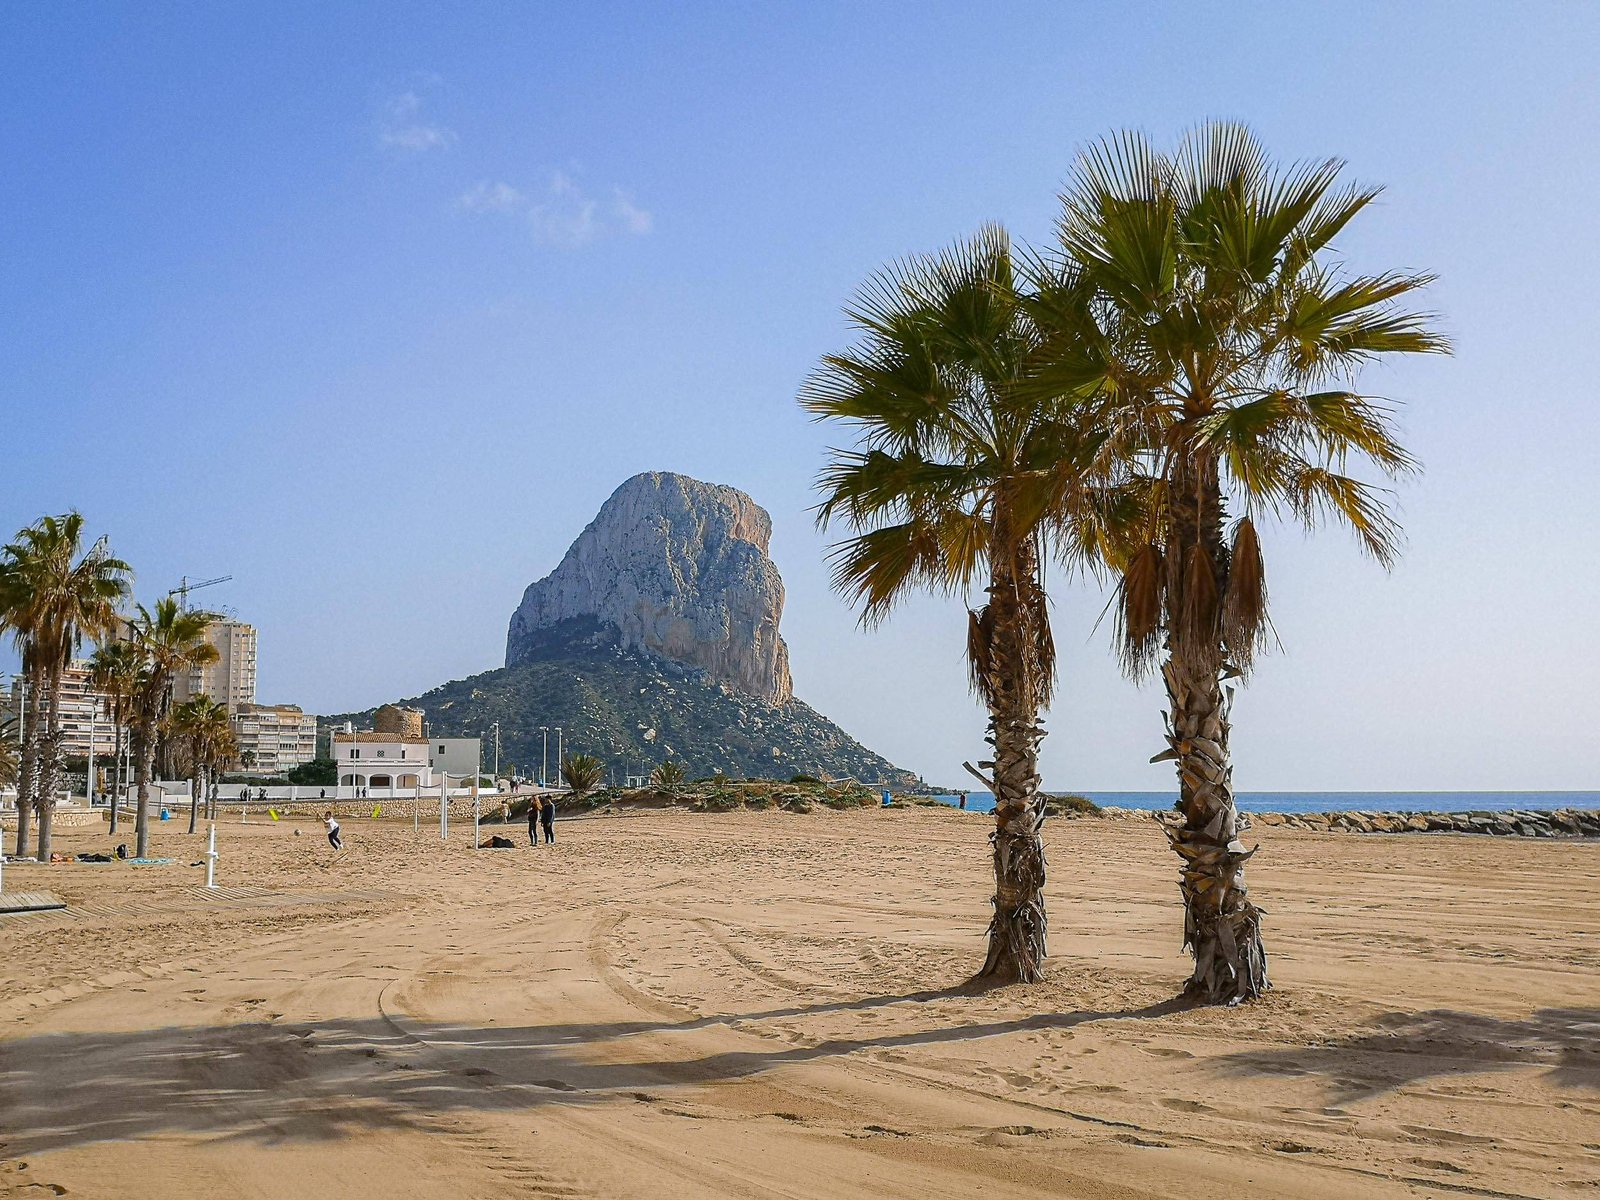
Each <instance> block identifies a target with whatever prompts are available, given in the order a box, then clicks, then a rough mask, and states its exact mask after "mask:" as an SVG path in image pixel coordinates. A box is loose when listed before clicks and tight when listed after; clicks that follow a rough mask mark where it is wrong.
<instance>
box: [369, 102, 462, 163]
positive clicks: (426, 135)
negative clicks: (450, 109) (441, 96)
mask: <svg viewBox="0 0 1600 1200" xmlns="http://www.w3.org/2000/svg"><path fill="white" fill-rule="evenodd" d="M422 109H423V101H422V97H421V96H419V95H417V93H416V92H401V93H400V94H399V95H398V96H395V97H394V98H392V99H391V100H389V102H388V103H387V104H385V105H384V106H383V116H382V119H381V120H380V121H379V122H378V144H379V145H381V146H383V147H385V148H387V149H390V150H396V151H399V152H400V153H402V154H422V153H425V152H427V151H429V150H438V149H442V148H444V147H445V146H448V145H450V144H451V143H452V142H454V141H455V140H456V135H455V132H454V131H453V130H450V129H447V128H446V127H445V126H443V125H440V124H438V123H437V122H434V121H429V120H427V119H426V118H425V117H424V116H423V112H422Z"/></svg>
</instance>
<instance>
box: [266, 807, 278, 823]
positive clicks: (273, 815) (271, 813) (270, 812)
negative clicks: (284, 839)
mask: <svg viewBox="0 0 1600 1200" xmlns="http://www.w3.org/2000/svg"><path fill="white" fill-rule="evenodd" d="M267 816H269V817H271V818H272V819H273V820H274V821H276V820H277V819H278V810H277V809H275V808H269V809H267Z"/></svg>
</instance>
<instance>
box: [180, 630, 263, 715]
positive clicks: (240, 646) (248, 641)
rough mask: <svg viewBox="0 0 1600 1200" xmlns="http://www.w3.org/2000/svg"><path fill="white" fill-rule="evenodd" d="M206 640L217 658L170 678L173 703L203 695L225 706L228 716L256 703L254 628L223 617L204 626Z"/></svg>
mask: <svg viewBox="0 0 1600 1200" xmlns="http://www.w3.org/2000/svg"><path fill="white" fill-rule="evenodd" d="M206 641H208V642H210V643H211V644H212V645H213V646H215V647H216V650H217V661H216V662H214V663H207V664H206V665H205V666H202V667H194V668H192V669H190V670H189V671H186V672H184V673H182V674H180V675H179V676H178V677H177V678H176V679H174V680H173V681H172V700H173V703H175V704H177V703H182V702H183V701H184V700H187V699H189V698H190V697H191V696H198V695H202V694H204V695H206V696H210V697H211V699H213V700H215V701H216V702H217V703H219V704H221V705H223V706H225V707H226V708H227V710H228V713H229V715H232V714H234V713H236V712H238V711H239V710H240V708H241V707H243V706H244V705H253V704H255V702H256V630H255V626H254V625H246V624H245V623H244V622H243V621H234V620H230V619H226V618H224V619H223V620H219V621H213V622H212V623H211V624H210V625H208V626H207V627H206Z"/></svg>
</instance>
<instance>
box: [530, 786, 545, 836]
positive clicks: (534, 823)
mask: <svg viewBox="0 0 1600 1200" xmlns="http://www.w3.org/2000/svg"><path fill="white" fill-rule="evenodd" d="M543 803H544V798H543V797H542V796H540V795H539V793H538V792H535V793H534V794H533V796H532V798H530V799H529V801H528V845H530V846H537V845H538V844H539V807H540V805H542V804H543Z"/></svg>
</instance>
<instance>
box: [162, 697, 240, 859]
mask: <svg viewBox="0 0 1600 1200" xmlns="http://www.w3.org/2000/svg"><path fill="white" fill-rule="evenodd" d="M165 725H166V730H167V734H168V736H169V737H171V738H172V739H173V740H174V741H175V742H176V743H177V746H178V748H180V749H181V752H182V760H183V762H184V764H185V765H186V767H187V768H188V774H189V832H190V833H193V832H194V831H195V823H196V821H197V819H198V817H199V812H200V798H201V797H202V796H204V795H206V794H207V791H208V784H209V783H210V780H211V778H212V773H213V772H214V771H215V770H216V769H217V768H218V767H219V766H220V765H221V764H222V763H224V762H226V761H227V760H228V758H229V757H231V756H232V753H233V750H234V748H235V746H236V743H235V741H234V736H233V725H232V723H231V722H230V721H229V719H228V709H227V706H226V705H224V704H219V703H218V702H217V701H215V700H213V699H211V697H210V696H207V695H204V694H202V695H198V696H192V697H190V698H189V699H188V700H185V701H184V702H183V703H182V704H179V705H177V706H176V707H174V708H173V710H172V711H171V712H170V713H168V714H167V719H166V722H165ZM206 811H207V814H208V815H209V813H210V811H211V810H210V806H209V804H208V805H207V808H206Z"/></svg>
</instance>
